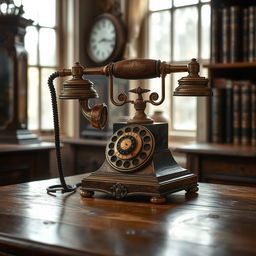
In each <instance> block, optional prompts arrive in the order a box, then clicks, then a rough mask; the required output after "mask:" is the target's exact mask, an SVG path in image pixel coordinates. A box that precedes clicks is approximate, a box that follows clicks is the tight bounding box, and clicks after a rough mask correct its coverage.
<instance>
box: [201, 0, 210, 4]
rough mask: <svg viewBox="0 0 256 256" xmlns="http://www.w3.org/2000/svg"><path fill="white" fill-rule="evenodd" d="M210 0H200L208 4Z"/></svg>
mask: <svg viewBox="0 0 256 256" xmlns="http://www.w3.org/2000/svg"><path fill="white" fill-rule="evenodd" d="M210 1H211V0H201V2H202V3H207V2H210Z"/></svg>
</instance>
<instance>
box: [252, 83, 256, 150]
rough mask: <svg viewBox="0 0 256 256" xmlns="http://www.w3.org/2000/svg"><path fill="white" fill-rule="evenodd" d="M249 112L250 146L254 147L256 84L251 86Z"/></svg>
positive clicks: (255, 133) (255, 138)
mask: <svg viewBox="0 0 256 256" xmlns="http://www.w3.org/2000/svg"><path fill="white" fill-rule="evenodd" d="M251 104H252V105H251V112H252V122H251V126H252V139H251V142H252V145H253V146H256V84H252V94H251Z"/></svg>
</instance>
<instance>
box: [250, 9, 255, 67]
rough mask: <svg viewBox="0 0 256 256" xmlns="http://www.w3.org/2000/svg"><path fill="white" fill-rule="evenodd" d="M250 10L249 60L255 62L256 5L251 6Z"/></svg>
mask: <svg viewBox="0 0 256 256" xmlns="http://www.w3.org/2000/svg"><path fill="white" fill-rule="evenodd" d="M248 12H249V39H248V40H249V52H248V55H249V62H254V61H255V59H256V56H254V48H255V43H256V41H255V37H256V35H255V27H256V24H255V18H256V17H255V15H256V6H250V7H249V9H248Z"/></svg>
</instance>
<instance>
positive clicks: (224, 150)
mask: <svg viewBox="0 0 256 256" xmlns="http://www.w3.org/2000/svg"><path fill="white" fill-rule="evenodd" d="M174 151H175V152H178V153H191V154H192V153H196V154H212V155H224V156H239V157H241V156H242V157H256V146H250V145H234V144H227V143H193V144H188V145H183V146H180V147H177V148H175V149H174Z"/></svg>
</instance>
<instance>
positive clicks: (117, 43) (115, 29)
mask: <svg viewBox="0 0 256 256" xmlns="http://www.w3.org/2000/svg"><path fill="white" fill-rule="evenodd" d="M125 41H126V33H125V27H124V24H123V22H122V20H121V19H120V18H119V17H117V16H114V15H112V14H109V13H104V14H101V15H99V16H97V18H96V19H95V21H94V23H93V25H92V28H91V31H90V34H89V40H88V45H87V53H88V56H89V57H90V59H91V61H92V62H93V63H95V64H97V65H104V64H106V63H109V62H111V61H116V60H118V59H119V58H120V57H121V56H122V53H123V50H124V46H125Z"/></svg>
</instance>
